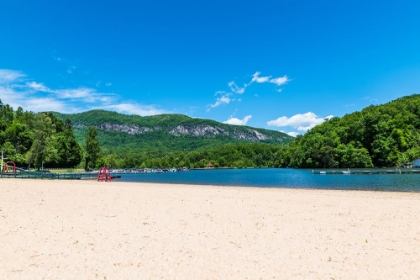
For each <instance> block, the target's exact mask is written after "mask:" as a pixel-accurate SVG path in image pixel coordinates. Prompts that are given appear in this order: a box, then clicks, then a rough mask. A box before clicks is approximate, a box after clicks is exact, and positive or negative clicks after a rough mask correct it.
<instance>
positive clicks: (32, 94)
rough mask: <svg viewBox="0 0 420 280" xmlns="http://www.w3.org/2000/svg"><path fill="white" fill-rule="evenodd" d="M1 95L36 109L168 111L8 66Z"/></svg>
mask: <svg viewBox="0 0 420 280" xmlns="http://www.w3.org/2000/svg"><path fill="white" fill-rule="evenodd" d="M0 98H1V100H2V102H3V103H4V104H9V105H10V106H12V107H13V108H17V107H19V106H21V107H23V108H24V109H25V110H30V111H34V112H41V111H58V112H61V113H76V112H82V111H87V110H92V109H108V110H114V111H117V112H120V113H129V114H138V115H143V116H148V115H156V114H163V113H166V111H165V110H161V109H157V108H156V106H155V105H142V104H137V103H135V102H130V103H119V100H120V99H122V98H121V96H119V95H117V94H114V93H104V92H98V91H97V90H96V89H93V88H88V87H83V86H80V87H78V88H65V89H52V88H49V87H47V86H46V85H44V84H43V83H40V82H36V81H30V80H29V79H28V78H27V77H26V75H25V74H23V73H22V72H20V71H14V70H8V69H0ZM98 104H100V105H98Z"/></svg>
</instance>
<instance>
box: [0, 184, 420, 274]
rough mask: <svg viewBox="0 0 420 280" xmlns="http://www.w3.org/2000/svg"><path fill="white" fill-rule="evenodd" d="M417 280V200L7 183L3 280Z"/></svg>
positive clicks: (3, 188) (2, 209) (0, 243)
mask: <svg viewBox="0 0 420 280" xmlns="http://www.w3.org/2000/svg"><path fill="white" fill-rule="evenodd" d="M160 278H162V279H398V278H400V279H420V193H397V192H387V193H386V192H364V191H335V190H334V191H333V190H302V189H299V190H294V189H264V188H243V187H217V186H193V185H175V184H174V185H171V184H150V183H121V182H120V183H118V182H117V181H114V182H112V183H99V182H96V181H53V180H21V179H0V279H160Z"/></svg>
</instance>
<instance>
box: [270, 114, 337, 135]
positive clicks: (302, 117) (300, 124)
mask: <svg viewBox="0 0 420 280" xmlns="http://www.w3.org/2000/svg"><path fill="white" fill-rule="evenodd" d="M332 117H333V116H328V117H325V118H322V117H318V116H317V115H316V114H314V113H312V112H308V113H305V114H296V115H294V116H292V117H290V118H288V117H286V116H283V117H280V118H278V119H276V120H272V121H268V122H267V125H269V126H277V127H286V126H291V127H293V128H295V129H297V130H299V131H307V130H309V129H311V128H313V127H315V126H316V125H318V124H321V123H323V122H324V121H325V120H326V119H331V118H332Z"/></svg>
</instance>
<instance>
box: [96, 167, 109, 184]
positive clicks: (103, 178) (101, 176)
mask: <svg viewBox="0 0 420 280" xmlns="http://www.w3.org/2000/svg"><path fill="white" fill-rule="evenodd" d="M98 181H99V182H112V177H111V169H109V168H108V167H101V169H99V173H98Z"/></svg>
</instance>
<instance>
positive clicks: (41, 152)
mask: <svg viewBox="0 0 420 280" xmlns="http://www.w3.org/2000/svg"><path fill="white" fill-rule="evenodd" d="M0 150H1V151H3V152H5V154H6V155H7V158H8V160H11V161H14V162H15V163H16V164H17V165H18V166H24V167H35V168H40V167H42V166H43V167H47V168H48V167H74V166H76V165H78V164H79V163H80V162H81V160H82V157H83V149H82V147H81V145H80V144H78V143H77V141H76V138H75V137H74V134H73V127H72V124H71V122H70V121H68V120H67V121H65V122H63V121H61V120H60V119H58V118H56V117H55V116H54V115H53V114H51V113H36V114H35V113H33V112H28V111H23V108H21V107H19V108H18V109H17V110H16V111H14V110H13V108H12V107H10V106H9V105H7V104H6V105H4V104H3V103H2V102H1V100H0Z"/></svg>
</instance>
